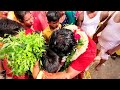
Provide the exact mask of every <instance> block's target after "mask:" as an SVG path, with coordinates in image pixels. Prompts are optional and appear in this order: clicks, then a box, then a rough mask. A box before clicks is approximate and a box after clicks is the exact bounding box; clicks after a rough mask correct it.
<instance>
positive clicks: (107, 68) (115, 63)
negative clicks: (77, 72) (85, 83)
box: [89, 58, 120, 79]
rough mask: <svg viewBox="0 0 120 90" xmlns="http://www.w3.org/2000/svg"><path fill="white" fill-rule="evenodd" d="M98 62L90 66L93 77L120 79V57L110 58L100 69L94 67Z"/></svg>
mask: <svg viewBox="0 0 120 90" xmlns="http://www.w3.org/2000/svg"><path fill="white" fill-rule="evenodd" d="M97 63H98V61H96V62H94V63H93V65H92V66H91V67H90V68H89V71H90V74H91V77H92V79H120V58H116V59H115V60H113V59H111V58H109V60H108V61H106V62H105V65H102V66H101V68H100V69H99V71H96V70H95V69H94V67H95V66H96V64H97Z"/></svg>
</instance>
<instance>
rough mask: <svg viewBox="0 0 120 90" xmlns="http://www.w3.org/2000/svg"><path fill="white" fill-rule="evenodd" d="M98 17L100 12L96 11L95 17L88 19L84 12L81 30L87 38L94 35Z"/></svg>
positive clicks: (98, 20)
mask: <svg viewBox="0 0 120 90" xmlns="http://www.w3.org/2000/svg"><path fill="white" fill-rule="evenodd" d="M100 15H101V11H98V12H97V14H96V16H95V17H93V18H91V19H90V18H89V17H88V15H87V12H86V11H84V20H83V23H82V26H81V28H82V29H83V31H85V32H86V34H87V35H88V36H90V37H92V36H93V35H94V34H95V32H96V30H97V26H98V25H99V22H100Z"/></svg>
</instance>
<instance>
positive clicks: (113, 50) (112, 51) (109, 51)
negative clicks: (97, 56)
mask: <svg viewBox="0 0 120 90" xmlns="http://www.w3.org/2000/svg"><path fill="white" fill-rule="evenodd" d="M119 49H120V44H119V45H118V46H116V47H115V48H113V49H110V50H108V51H107V54H109V55H112V54H113V53H114V52H115V51H117V50H119Z"/></svg>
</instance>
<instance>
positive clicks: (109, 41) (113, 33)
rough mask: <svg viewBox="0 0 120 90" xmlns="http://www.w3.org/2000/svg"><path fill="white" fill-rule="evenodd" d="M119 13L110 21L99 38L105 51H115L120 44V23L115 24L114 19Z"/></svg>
mask: <svg viewBox="0 0 120 90" xmlns="http://www.w3.org/2000/svg"><path fill="white" fill-rule="evenodd" d="M117 13H118V11H116V12H115V13H114V15H113V16H112V17H111V18H110V20H109V21H108V25H107V26H106V27H105V29H104V30H103V31H102V32H101V35H100V36H99V38H98V42H99V44H100V45H101V46H102V47H103V48H104V49H105V50H109V49H113V48H114V47H116V46H118V45H119V44H120V23H116V22H114V20H113V19H114V17H115V15H116V14H117Z"/></svg>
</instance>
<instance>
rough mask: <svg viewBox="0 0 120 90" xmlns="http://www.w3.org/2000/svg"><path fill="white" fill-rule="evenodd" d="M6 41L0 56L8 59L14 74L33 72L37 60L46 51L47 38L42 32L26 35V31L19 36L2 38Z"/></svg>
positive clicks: (0, 50)
mask: <svg viewBox="0 0 120 90" xmlns="http://www.w3.org/2000/svg"><path fill="white" fill-rule="evenodd" d="M1 41H2V42H3V43H4V45H3V47H2V48H1V49H0V56H1V57H0V58H1V59H4V58H5V55H6V57H7V59H8V67H11V68H12V72H13V75H17V76H19V75H24V74H25V73H26V72H27V71H28V70H30V71H31V72H32V69H33V66H34V64H35V62H36V61H37V60H38V61H39V60H40V58H41V57H42V53H43V52H44V51H45V40H44V38H43V36H42V33H39V34H38V33H32V34H31V35H30V34H29V35H25V33H24V31H20V32H19V33H18V37H16V36H9V37H8V38H4V39H1Z"/></svg>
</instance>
